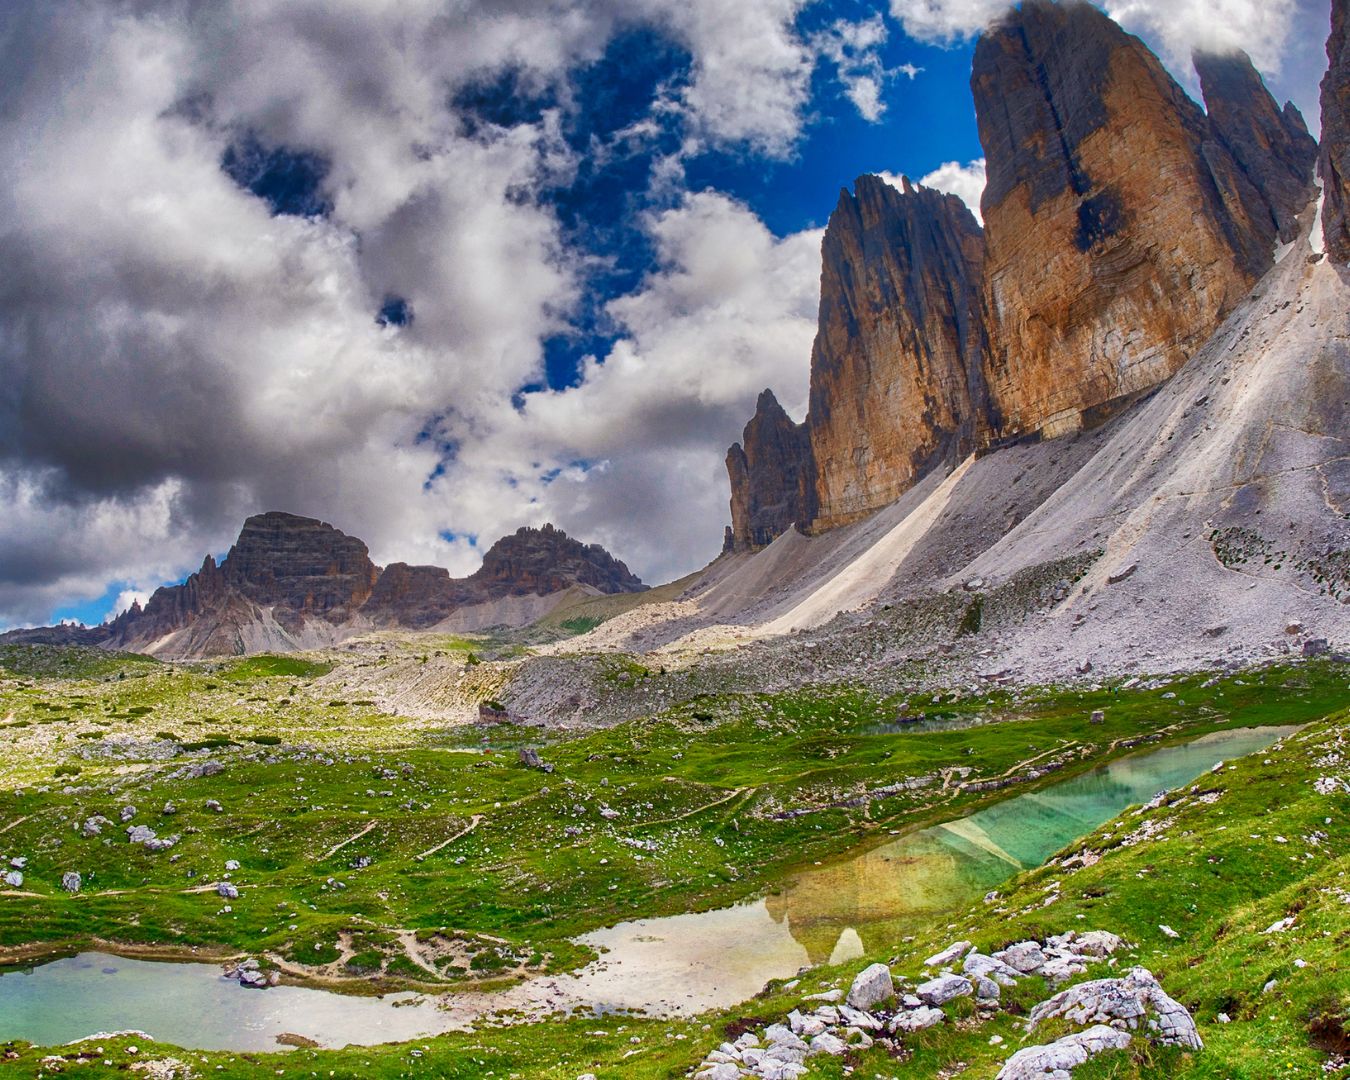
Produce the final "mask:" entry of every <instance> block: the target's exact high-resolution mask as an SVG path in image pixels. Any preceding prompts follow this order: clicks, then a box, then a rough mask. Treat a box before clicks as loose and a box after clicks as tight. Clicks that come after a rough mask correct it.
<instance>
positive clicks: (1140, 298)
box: [971, 0, 1271, 437]
mask: <svg viewBox="0 0 1350 1080" xmlns="http://www.w3.org/2000/svg"><path fill="white" fill-rule="evenodd" d="M971 87H972V90H973V92H974V95H975V110H976V117H977V120H978V122H979V128H980V141H981V142H982V143H983V145H984V148H985V155H986V158H987V170H988V185H987V187H986V188H985V192H984V197H983V200H982V204H981V205H982V208H983V214H984V220H985V232H986V240H987V244H988V256H987V261H986V268H985V272H986V279H987V281H988V289H989V304H990V307H991V310H992V311H993V314H994V318H995V321H996V323H997V334H996V342H997V344H996V346H995V348H994V355H993V362H992V364H991V367H990V373H991V383H992V386H993V391H994V397H995V400H996V401H997V402H998V403H999V405H1000V408H1001V409H1002V412H1003V414H1004V434H1005V435H1016V434H1022V433H1028V432H1040V433H1041V434H1042V435H1044V436H1047V437H1049V436H1054V435H1058V434H1062V433H1065V432H1069V431H1073V430H1076V429H1078V428H1079V427H1080V426H1081V425H1082V424H1083V422H1084V412H1085V411H1086V410H1089V409H1101V408H1102V407H1105V406H1109V404H1110V403H1112V402H1114V401H1116V400H1118V399H1123V398H1126V397H1127V396H1128V395H1131V394H1133V393H1135V392H1137V391H1140V390H1144V389H1146V388H1148V387H1151V386H1153V385H1155V384H1157V383H1158V382H1160V381H1162V380H1163V379H1166V378H1167V377H1168V376H1170V375H1172V374H1173V373H1174V372H1175V371H1176V370H1177V368H1178V367H1180V366H1181V364H1182V363H1183V362H1184V361H1185V360H1186V358H1187V357H1188V356H1190V355H1191V353H1192V352H1194V350H1195V349H1196V348H1198V347H1199V346H1200V345H1201V344H1202V343H1203V342H1204V341H1205V340H1206V339H1207V338H1208V337H1209V335H1210V334H1211V333H1212V332H1213V330H1214V328H1215V326H1216V325H1217V324H1218V322H1219V321H1220V319H1221V318H1222V317H1223V316H1224V315H1225V314H1226V313H1227V312H1228V311H1229V310H1231V309H1232V307H1233V305H1234V304H1236V303H1237V301H1238V300H1239V299H1240V298H1241V297H1242V296H1243V295H1244V294H1245V293H1246V291H1247V290H1248V288H1249V287H1250V286H1251V284H1252V282H1253V281H1254V280H1255V278H1256V276H1257V275H1258V274H1259V273H1261V272H1262V271H1263V270H1264V269H1265V268H1266V266H1268V265H1269V262H1270V255H1271V253H1270V250H1269V248H1268V247H1266V246H1265V241H1266V237H1267V235H1268V232H1269V230H1268V229H1263V228H1262V227H1261V226H1260V223H1259V222H1253V221H1252V220H1250V206H1249V202H1250V200H1247V199H1243V198H1242V197H1240V196H1238V195H1234V196H1232V197H1231V198H1228V199H1225V198H1224V196H1223V189H1222V187H1221V182H1229V181H1233V180H1235V179H1244V178H1245V174H1244V173H1243V171H1242V169H1241V167H1240V166H1239V165H1238V164H1237V163H1236V162H1235V161H1234V160H1233V158H1232V155H1231V154H1230V153H1229V152H1228V151H1227V150H1226V149H1225V148H1224V146H1223V144H1222V142H1221V141H1220V140H1218V139H1216V138H1214V137H1213V136H1212V133H1211V130H1210V127H1209V124H1208V121H1207V118H1206V117H1205V115H1204V114H1203V113H1202V112H1201V111H1200V109H1199V107H1198V106H1196V105H1195V103H1194V102H1192V101H1191V100H1190V99H1189V98H1187V97H1186V95H1185V94H1184V93H1183V92H1182V91H1181V89H1180V87H1178V86H1177V84H1176V83H1175V82H1174V81H1173V80H1172V78H1171V77H1170V76H1169V75H1168V74H1167V73H1166V72H1165V71H1164V70H1163V67H1162V65H1161V64H1160V63H1159V62H1158V60H1157V58H1156V57H1155V56H1154V55H1153V54H1152V53H1151V52H1149V50H1148V49H1147V48H1146V47H1145V46H1144V45H1143V43H1142V42H1140V41H1139V40H1138V39H1137V38H1134V37H1132V36H1130V35H1128V34H1126V33H1125V32H1124V31H1123V30H1121V29H1120V28H1119V27H1118V26H1116V24H1115V23H1113V22H1112V21H1111V20H1110V19H1109V18H1107V17H1106V16H1105V15H1103V14H1102V13H1101V12H1100V11H1098V10H1097V9H1096V8H1095V7H1093V6H1091V5H1090V4H1087V3H1082V2H1080V0H1071V2H1069V3H1064V4H1056V3H1051V2H1049V0H1027V2H1026V3H1024V4H1023V6H1022V8H1021V9H1020V11H1018V12H1015V13H1013V14H1012V15H1010V16H1009V17H1008V18H1007V19H1006V20H1005V21H1004V22H1003V23H1002V24H1000V25H999V26H997V27H996V28H994V29H993V30H991V31H990V32H989V33H988V34H986V35H985V36H984V37H983V38H981V40H980V43H979V45H978V46H977V48H976V51H975V63H974V72H973V74H972V76H971ZM1216 174H1217V175H1218V176H1219V178H1220V179H1216Z"/></svg>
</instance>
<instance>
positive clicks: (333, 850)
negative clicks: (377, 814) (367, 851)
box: [319, 820, 379, 862]
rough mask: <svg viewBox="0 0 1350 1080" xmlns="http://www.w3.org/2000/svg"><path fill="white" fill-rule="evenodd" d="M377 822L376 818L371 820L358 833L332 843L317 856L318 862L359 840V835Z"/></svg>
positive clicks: (363, 833)
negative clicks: (339, 841) (337, 842)
mask: <svg viewBox="0 0 1350 1080" xmlns="http://www.w3.org/2000/svg"><path fill="white" fill-rule="evenodd" d="M378 824H379V821H378V820H377V821H372V822H371V823H370V824H369V825H367V826H366V827H365V828H364V829H362V830H361V831H360V832H359V833H357V834H356V835H355V836H349V837H347V839H346V840H343V841H342V843H340V844H334V845H333V846H332V847H331V848H329V849H328V850H327V851H326V852H324V854H323V855H322V856H321V857H320V858H319V862H326V861H327V860H329V859H331V858H332V857H333V856H334V855H336V854H337V853H338V852H339V851H341V850H342V849H343V848H345V847H346V846H347V845H348V844H351V843H354V842H355V841H357V840H360V839H361V837H363V836H365V835H366V833H368V832H370V830H371V829H373V828H375V826H376V825H378Z"/></svg>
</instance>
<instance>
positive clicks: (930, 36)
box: [891, 0, 1012, 44]
mask: <svg viewBox="0 0 1350 1080" xmlns="http://www.w3.org/2000/svg"><path fill="white" fill-rule="evenodd" d="M1011 7H1012V4H1011V3H1010V2H1009V0H891V15H892V17H894V19H895V20H896V21H897V22H898V23H899V24H900V26H901V28H902V29H903V30H904V31H905V33H906V34H908V35H909V36H910V37H912V38H916V39H917V40H919V41H933V42H942V43H947V44H950V43H952V42H956V41H959V40H961V39H962V38H967V37H971V36H973V35H975V34H978V33H979V32H980V31H981V30H983V29H984V28H985V27H986V26H988V25H989V24H990V23H991V22H993V21H994V20H995V19H997V18H998V17H999V16H1000V15H1002V14H1003V13H1004V12H1006V11H1008V10H1010V9H1011Z"/></svg>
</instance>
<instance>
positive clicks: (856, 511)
mask: <svg viewBox="0 0 1350 1080" xmlns="http://www.w3.org/2000/svg"><path fill="white" fill-rule="evenodd" d="M822 258H823V264H824V265H823V268H822V270H821V279H820V324H819V328H818V330H817V333H816V342H815V346H814V349H813V351H812V355H811V405H810V410H809V412H808V414H807V420H806V425H807V429H808V433H809V437H810V443H811V453H812V456H813V458H814V462H815V468H816V477H815V502H816V506H815V513H814V514H813V515H812V516H811V523H812V528H813V529H825V528H831V527H833V526H836V525H842V524H845V523H847V522H849V521H852V520H854V519H856V518H858V517H860V516H862V515H863V514H867V513H869V512H871V511H873V510H876V509H877V508H879V507H881V506H884V505H886V504H887V503H890V502H892V501H894V500H895V499H896V498H898V497H899V496H900V495H901V494H902V493H903V492H904V491H905V490H906V489H907V488H909V487H910V485H911V484H913V482H914V480H915V479H916V478H917V477H918V476H920V475H922V474H923V473H924V472H925V471H927V470H928V469H929V468H930V467H931V466H932V465H933V464H934V463H935V462H937V461H939V460H950V459H952V458H953V457H956V456H958V455H962V454H965V453H968V452H969V451H970V450H971V449H973V448H974V446H975V445H976V444H977V442H979V441H980V440H981V439H982V438H983V437H984V436H985V433H986V432H987V431H988V430H989V428H990V427H991V426H992V424H993V421H994V416H993V409H992V406H991V404H990V401H989V394H988V391H987V389H986V384H985V380H984V370H983V369H984V365H985V361H986V354H987V352H988V349H989V337H988V316H987V313H986V310H985V301H984V242H983V238H982V236H981V232H980V226H979V224H978V223H977V222H976V220H975V217H974V215H973V214H971V212H970V211H969V210H968V209H967V208H966V205H965V204H964V203H963V202H962V201H961V200H960V199H958V198H957V197H956V196H954V195H944V194H942V193H941V192H938V191H931V190H928V189H926V188H923V187H915V186H913V185H911V184H910V183H909V181H908V180H906V181H904V190H903V191H900V190H897V189H895V188H893V187H891V186H890V185H889V184H887V183H885V182H884V181H882V180H881V179H880V178H878V177H875V176H863V177H859V178H858V180H857V182H856V185H855V189H854V193H853V194H852V195H850V194H849V193H848V192H847V191H845V192H842V193H841V194H840V197H839V203H838V205H837V206H836V207H835V210H834V213H833V214H831V215H830V222H829V226H828V227H827V229H826V231H825V239H824V242H823V244H822Z"/></svg>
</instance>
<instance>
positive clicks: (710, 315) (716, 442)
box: [446, 192, 821, 580]
mask: <svg viewBox="0 0 1350 1080" xmlns="http://www.w3.org/2000/svg"><path fill="white" fill-rule="evenodd" d="M651 230H652V234H653V237H654V239H655V241H656V243H657V247H658V251H659V255H660V265H659V269H657V270H656V271H654V272H653V273H652V274H651V275H649V277H648V278H647V280H646V281H645V282H644V283H643V285H642V287H641V288H640V289H639V290H637V291H636V292H635V293H633V294H632V295H630V296H626V297H623V298H621V299H619V300H616V301H614V302H613V303H612V304H611V305H610V313H611V315H612V316H613V317H614V318H616V319H617V320H618V321H619V322H620V324H621V326H622V328H623V331H624V337H623V338H622V339H621V340H620V341H619V343H618V344H617V345H616V346H615V348H614V349H613V350H612V351H611V352H610V354H609V356H608V357H607V358H606V360H605V361H604V363H599V362H596V361H592V362H591V363H590V364H588V366H587V368H586V371H585V381H584V382H583V383H582V384H581V386H579V387H577V388H576V389H573V390H568V391H565V392H558V393H546V394H540V395H533V396H531V397H530V398H529V399H528V403H527V405H526V408H525V410H524V412H522V413H515V412H510V411H506V412H503V413H502V414H499V415H498V416H497V417H496V418H495V422H494V423H493V424H492V425H490V427H489V428H488V429H487V430H484V431H483V432H482V433H481V435H480V438H478V439H477V440H475V441H474V443H473V444H472V445H469V446H466V448H465V452H464V454H463V455H462V457H461V460H460V461H459V462H458V463H457V471H456V474H455V476H454V477H452V478H447V481H446V482H447V484H450V485H453V486H461V487H462V488H463V489H464V490H466V491H472V492H475V493H477V494H476V495H475V496H474V498H475V500H476V501H475V502H474V504H473V505H472V506H466V507H465V509H464V514H463V516H464V517H465V518H466V519H471V520H474V521H476V522H478V523H479V525H478V526H477V527H478V528H479V529H481V530H482V531H483V532H484V533H486V534H492V535H495V533H496V532H497V531H500V530H502V529H504V528H505V527H507V526H509V525H513V524H515V523H518V522H519V521H522V520H529V521H535V522H537V521H543V520H552V521H555V522H557V523H558V524H560V525H562V526H563V527H564V528H567V529H569V530H574V531H576V532H582V533H584V534H585V535H586V536H587V537H589V538H591V539H595V540H598V541H600V542H602V543H605V544H612V545H613V550H615V551H617V552H619V553H620V554H621V555H622V557H623V558H625V559H626V560H628V562H629V564H630V565H631V566H634V567H636V568H639V569H640V572H642V573H643V574H644V576H646V577H648V578H649V579H651V580H665V579H668V578H670V577H672V576H674V575H677V574H682V573H686V572H688V571H690V570H692V569H694V568H696V567H697V566H701V565H703V563H705V562H707V561H708V560H709V559H711V558H712V557H713V556H714V555H716V554H717V551H718V549H719V547H720V543H721V530H720V526H721V524H722V523H724V522H726V521H728V520H729V513H728V509H727V505H726V502H727V488H726V479H725V476H726V474H725V469H724V465H723V456H724V454H725V451H726V447H727V446H729V445H730V444H731V443H732V442H733V441H735V440H736V439H739V438H740V434H741V429H742V427H743V426H744V425H745V422H746V421H747V420H748V419H749V418H750V416H751V415H752V413H753V411H754V403H755V398H756V396H757V395H758V393H759V391H760V390H762V389H763V388H764V387H765V386H772V387H773V388H774V389H775V391H777V392H778V394H779V396H780V397H781V399H782V400H783V402H784V404H785V405H786V406H787V407H788V408H789V409H790V410H792V411H794V412H795V413H796V415H798V416H801V415H802V413H803V412H804V411H805V403H806V393H807V382H808V367H809V358H810V351H811V341H812V338H813V337H814V334H815V325H816V312H817V307H818V305H819V296H820V286H819V279H820V240H821V232H820V231H819V230H811V231H807V232H802V233H797V234H794V235H792V236H788V237H786V238H784V239H781V240H779V239H776V238H774V237H773V235H772V234H770V232H769V231H768V230H767V229H766V228H765V227H764V225H763V224H762V223H761V222H760V221H759V220H758V218H756V217H755V215H754V214H753V213H751V212H750V211H749V210H748V209H747V208H745V207H744V206H742V205H740V204H738V203H735V202H733V201H732V200H730V199H728V198H726V197H725V196H722V195H718V194H713V193H706V192H705V193H701V194H697V195H690V196H688V197H686V199H685V200H684V201H683V202H682V203H681V204H680V205H679V206H677V207H675V208H673V209H671V210H668V211H666V212H664V213H662V214H660V215H658V216H656V217H654V218H653V219H652V221H651ZM522 461H539V462H577V463H585V464H584V465H582V464H578V465H575V466H573V467H572V468H569V469H564V471H563V472H562V474H561V475H559V476H558V477H557V478H555V479H552V480H551V481H548V482H545V481H543V480H541V479H540V476H541V473H542V472H543V470H534V471H529V472H527V471H522V470H519V469H517V470H516V471H514V472H513V474H512V476H511V480H512V483H511V484H510V485H508V486H507V487H505V488H503V486H502V485H501V484H500V483H497V484H494V483H491V482H489V478H491V477H493V476H495V475H497V474H499V472H500V470H501V469H502V463H503V462H522Z"/></svg>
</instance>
